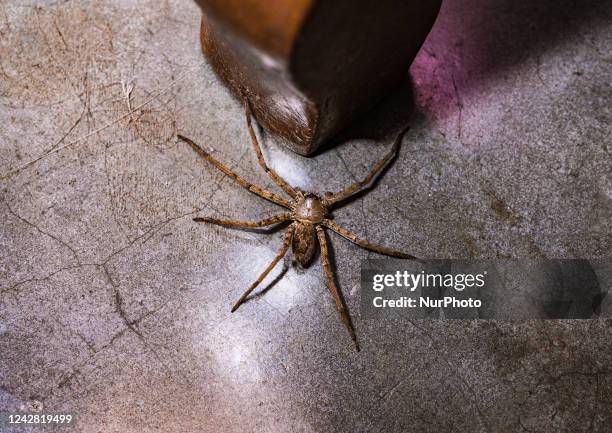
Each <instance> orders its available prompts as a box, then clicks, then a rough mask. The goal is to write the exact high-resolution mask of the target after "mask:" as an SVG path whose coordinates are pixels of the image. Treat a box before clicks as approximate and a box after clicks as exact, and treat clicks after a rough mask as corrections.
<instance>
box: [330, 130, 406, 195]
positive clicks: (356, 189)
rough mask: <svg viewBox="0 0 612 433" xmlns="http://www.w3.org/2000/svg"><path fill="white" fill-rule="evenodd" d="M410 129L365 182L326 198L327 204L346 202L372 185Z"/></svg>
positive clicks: (357, 183) (402, 132)
mask: <svg viewBox="0 0 612 433" xmlns="http://www.w3.org/2000/svg"><path fill="white" fill-rule="evenodd" d="M408 128H409V127H406V128H404V129H403V130H402V131H401V132H400V133H399V135H398V136H397V138H396V139H395V142H394V143H393V146H392V147H391V150H389V152H388V153H387V154H386V155H385V156H384V158H383V159H381V160H380V161H378V162H377V163H376V165H374V167H373V168H372V170H371V171H370V173H369V174H368V175H367V176H366V177H365V178H364V179H363V180H361V181H359V182H355V183H354V184H352V185H350V186H348V187H347V188H345V189H344V190H342V191H340V192H337V193H335V194H332V195H331V196H329V197H326V198H325V201H326V203H327V204H328V205H333V204H335V203H338V202H341V201H343V200H346V199H347V198H349V197H350V196H352V195H353V194H356V193H357V192H359V191H360V190H362V189H363V188H365V187H366V186H367V185H368V184H370V183H371V182H372V181H373V180H374V179H375V177H376V176H377V175H378V174H379V173H380V172H381V170H382V169H383V168H385V167H386V166H387V164H388V163H389V161H391V160H392V159H393V157H394V156H395V155H396V154H397V149H399V146H400V144H401V142H402V138H404V135H405V134H406V132H407V131H408Z"/></svg>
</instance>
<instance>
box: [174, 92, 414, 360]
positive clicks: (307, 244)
mask: <svg viewBox="0 0 612 433" xmlns="http://www.w3.org/2000/svg"><path fill="white" fill-rule="evenodd" d="M245 107H246V117H247V126H248V129H249V134H250V136H251V140H252V141H253V146H254V147H255V152H256V154H257V159H258V161H259V165H261V167H262V168H263V169H264V171H265V172H266V173H267V174H268V175H269V176H270V177H271V178H272V180H273V181H274V182H275V183H276V184H277V185H278V186H279V187H280V188H282V190H283V191H285V193H287V194H288V195H289V197H291V199H286V198H284V197H281V196H279V195H277V194H274V193H271V192H269V191H266V190H265V189H263V188H261V187H259V186H257V185H253V184H252V183H250V182H248V181H246V180H245V179H244V178H242V177H241V176H239V175H238V174H236V173H234V172H233V171H232V170H230V169H229V168H228V167H227V166H226V165H225V164H223V163H221V162H219V161H217V160H216V159H215V158H213V157H212V156H211V155H210V154H209V153H208V152H206V151H205V150H204V149H202V148H201V147H200V146H198V145H197V144H196V143H195V142H193V141H192V140H190V139H189V138H187V137H184V136H182V135H178V138H179V139H181V140H182V141H184V142H186V143H187V144H189V145H190V146H191V147H192V148H193V150H195V151H196V153H198V154H199V155H200V156H201V157H202V158H204V159H205V160H206V161H208V162H210V163H211V164H212V165H214V166H215V167H216V168H218V169H219V170H221V171H222V172H223V173H225V174H226V175H227V176H229V177H231V178H232V179H234V180H235V181H236V182H238V184H240V185H241V186H242V187H244V188H246V189H248V190H249V191H250V192H252V193H253V194H256V195H258V196H260V197H262V198H265V199H266V200H269V201H271V202H273V203H276V204H277V205H280V206H282V207H284V208H286V209H287V212H283V213H280V214H278V215H275V216H273V217H270V218H266V219H263V220H260V221H239V220H229V219H217V218H207V217H204V218H194V219H193V220H194V221H196V222H205V223H212V224H218V225H222V226H226V227H233V228H246V229H249V228H259V227H266V226H271V225H274V224H278V223H282V222H287V221H291V224H290V225H289V228H288V229H287V232H286V233H285V237H284V241H283V246H282V247H281V249H280V251H279V252H278V254H277V255H276V257H274V259H273V260H272V262H271V263H270V264H269V265H268V267H267V268H266V269H265V270H264V271H263V272H262V273H261V275H260V276H259V277H258V278H257V280H255V282H254V283H253V284H251V286H250V287H249V288H248V289H247V290H246V291H245V292H244V293H243V294H242V296H241V297H240V299H238V301H237V302H236V304H235V305H234V306H233V308H232V312H234V311H236V310H237V309H238V307H240V305H242V303H243V302H244V301H245V300H246V298H247V297H248V296H249V294H250V293H251V292H252V291H253V290H254V289H255V288H256V287H257V286H258V285H259V284H260V283H261V282H262V281H263V280H264V278H265V277H266V276H267V275H268V274H269V273H270V271H271V270H272V269H273V268H274V266H276V264H277V263H278V262H279V261H280V260H281V259H282V258H283V257H284V256H285V254H286V253H287V251H288V250H289V247H290V246H291V247H292V249H293V255H294V257H295V259H296V260H297V262H298V263H300V264H301V265H302V266H304V267H307V266H308V265H309V264H310V262H311V261H312V258H313V257H314V255H315V252H316V249H317V241H318V243H319V247H320V248H321V264H322V265H323V271H324V273H325V278H326V280H327V287H328V289H329V291H330V293H331V295H332V297H333V298H334V301H335V303H336V308H337V309H338V312H339V313H340V317H341V319H342V322H343V323H344V326H345V327H346V329H347V330H348V332H349V334H350V336H351V338H352V340H353V342H354V343H355V348H356V349H357V351H359V343H358V342H357V336H356V335H355V330H354V328H353V325H352V323H351V319H350V316H349V314H348V311H347V308H346V305H345V303H344V299H343V298H342V294H341V293H340V290H339V289H338V286H337V285H336V282H335V279H334V275H333V273H332V268H331V264H330V257H329V251H328V246H327V242H328V240H327V236H326V233H325V230H324V228H327V229H330V230H332V231H334V232H336V233H337V234H339V235H340V236H342V237H344V238H346V239H348V240H349V241H351V242H353V243H355V244H357V245H359V246H360V247H362V248H365V249H367V250H371V251H374V252H376V253H380V254H385V255H388V256H392V257H399V258H402V259H416V257H414V256H411V255H410V254H405V253H402V252H400V251H396V250H393V249H390V248H387V247H383V246H380V245H375V244H373V243H370V242H368V241H366V240H363V239H360V238H358V237H357V236H355V235H354V234H353V233H351V232H349V231H348V230H347V229H345V228H343V227H341V226H340V225H338V224H336V223H335V222H334V221H333V220H332V217H331V215H330V212H331V211H332V210H333V209H334V208H337V207H339V206H341V204H342V203H343V202H344V201H346V200H347V199H348V198H349V197H352V196H354V195H355V194H357V193H359V192H361V191H363V190H365V189H366V187H368V185H370V184H371V183H373V181H374V180H375V178H376V177H377V175H378V174H379V173H380V172H381V171H382V170H383V168H385V167H386V166H387V164H388V163H389V162H390V161H391V160H392V159H393V157H394V156H395V155H396V154H397V150H398V148H399V145H400V143H401V140H402V138H403V136H404V134H405V133H406V131H407V129H408V128H406V129H404V130H402V132H401V133H400V134H399V135H398V137H397V139H396V140H395V142H394V144H393V147H392V148H391V150H390V151H389V152H388V153H387V154H386V155H385V157H384V158H382V159H381V160H380V161H379V162H378V163H377V164H376V165H375V166H374V167H373V168H372V170H371V171H370V173H369V174H368V175H367V176H366V177H365V178H364V179H363V180H361V181H360V182H356V183H354V184H352V185H350V186H349V187H347V188H346V189H344V190H342V191H340V192H337V193H330V192H327V193H325V194H324V195H323V196H320V195H318V194H316V193H313V192H306V191H301V190H300V189H298V188H295V187H292V186H290V185H289V184H288V183H287V182H286V181H285V180H284V179H283V178H282V177H280V176H279V175H278V174H277V173H276V172H275V171H274V170H273V169H271V168H269V167H268V165H267V164H266V161H265V159H264V157H263V154H262V153H261V148H260V146H259V142H258V141H257V136H256V134H255V131H254V130H253V127H252V125H251V111H250V108H249V104H248V103H245ZM416 260H418V259H416Z"/></svg>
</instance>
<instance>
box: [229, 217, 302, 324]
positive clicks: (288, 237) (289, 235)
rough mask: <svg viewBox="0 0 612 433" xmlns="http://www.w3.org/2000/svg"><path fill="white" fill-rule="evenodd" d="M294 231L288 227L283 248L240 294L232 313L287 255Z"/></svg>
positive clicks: (291, 227) (293, 227)
mask: <svg viewBox="0 0 612 433" xmlns="http://www.w3.org/2000/svg"><path fill="white" fill-rule="evenodd" d="M294 229H295V226H294V225H290V226H289V229H288V230H287V233H285V239H284V240H283V246H282V247H281V249H280V251H279V252H278V254H277V255H276V257H274V259H273V260H272V262H271V263H270V264H269V265H268V267H267V268H266V269H265V270H264V271H263V272H262V273H261V275H260V276H259V277H258V278H257V280H256V281H255V282H254V283H253V284H251V285H250V287H249V288H248V289H246V291H245V292H244V293H243V294H242V296H241V297H240V299H238V302H236V303H235V304H234V306H233V307H232V313H233V312H234V311H236V310H237V309H238V307H240V305H242V303H243V302H244V300H245V299H246V298H247V296H249V295H250V294H251V292H252V291H253V290H254V289H255V287H257V286H258V285H259V283H261V282H262V281H263V279H264V278H266V276H267V275H268V274H269V273H270V271H271V270H272V269H273V268H274V266H276V264H277V263H278V262H279V260H280V259H282V258H283V256H284V255H285V254H286V253H287V250H288V249H289V246H290V245H291V239H292V238H293V231H294Z"/></svg>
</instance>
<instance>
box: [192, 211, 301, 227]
mask: <svg viewBox="0 0 612 433" xmlns="http://www.w3.org/2000/svg"><path fill="white" fill-rule="evenodd" d="M290 219H291V213H290V212H285V213H281V214H278V215H274V216H272V217H270V218H266V219H262V220H259V221H240V220H232V219H217V218H208V217H198V218H194V219H193V220H194V221H195V222H198V223H211V224H218V225H220V226H226V227H234V228H245V229H247V228H257V227H266V226H271V225H272V224H277V223H281V222H285V221H289V220H290Z"/></svg>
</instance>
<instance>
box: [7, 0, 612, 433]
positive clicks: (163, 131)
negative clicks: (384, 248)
mask: <svg viewBox="0 0 612 433" xmlns="http://www.w3.org/2000/svg"><path fill="white" fill-rule="evenodd" d="M606 3H607V4H606ZM610 17H611V8H610V2H598V1H595V0H589V1H586V2H582V3H581V4H580V5H578V3H577V2H574V1H570V0H563V1H560V2H557V1H552V0H535V1H532V2H514V1H511V0H495V1H486V0H447V1H446V2H445V4H444V6H443V9H442V13H441V16H440V18H439V20H438V22H437V24H436V27H435V28H434V31H433V32H432V34H431V35H430V37H429V39H428V41H427V43H426V45H425V47H424V49H423V50H422V51H421V53H420V55H419V57H418V58H417V60H416V61H415V63H414V65H413V67H412V68H411V71H410V77H411V82H410V84H409V85H406V86H405V88H404V89H403V90H401V91H398V92H397V94H396V95H393V96H392V97H391V98H390V99H389V100H387V101H386V102H385V103H384V104H383V105H382V106H381V107H379V108H378V109H377V110H375V111H374V112H372V113H371V114H370V115H369V116H368V117H367V118H366V119H364V120H363V121H362V122H360V125H359V127H355V128H353V130H352V131H351V132H350V133H349V134H347V141H346V142H345V143H343V144H339V145H337V146H334V147H330V148H328V149H327V150H325V151H323V152H322V153H321V154H319V155H317V156H316V157H314V158H310V159H307V158H302V157H299V156H297V155H294V154H292V153H290V152H288V151H286V150H284V149H283V148H282V147H280V146H279V143H278V142H277V141H276V140H275V139H274V138H273V137H267V138H266V140H265V141H266V146H265V153H266V154H267V156H268V157H269V159H270V161H271V165H272V166H273V167H274V168H276V169H277V171H278V172H279V173H280V174H282V175H284V176H286V177H287V179H288V180H289V181H290V182H292V183H293V184H294V185H297V186H299V187H302V188H307V189H313V190H317V191H326V190H331V191H334V190H338V189H340V188H342V187H343V186H344V185H346V184H347V183H349V182H352V181H354V179H356V178H359V177H360V176H363V175H364V174H365V173H366V172H367V170H368V168H369V166H370V165H371V164H372V163H374V162H375V161H376V160H377V159H378V158H379V157H380V155H382V154H383V153H384V152H385V150H386V149H387V148H388V146H389V144H390V143H391V141H392V138H393V134H394V133H395V132H396V131H397V130H398V129H399V128H400V127H401V126H403V125H405V124H406V123H410V125H411V126H412V128H411V130H410V131H409V133H408V134H407V135H406V138H405V140H404V142H403V146H402V149H401V152H400V156H399V158H398V160H397V162H396V163H395V165H394V166H393V167H392V168H391V169H390V170H389V171H388V173H387V174H386V176H385V178H384V179H383V180H382V181H381V182H380V184H379V185H378V187H377V188H376V189H375V190H373V191H372V192H371V193H370V194H368V195H366V196H365V197H363V198H361V199H359V200H357V201H355V202H353V203H351V205H350V206H348V207H346V208H345V209H343V210H342V211H341V212H338V213H337V214H336V218H337V220H338V222H340V223H342V224H343V225H346V226H347V227H349V228H351V229H352V230H353V231H354V232H356V233H358V234H360V235H362V236H363V237H365V238H367V239H369V240H371V241H375V242H382V243H385V244H388V245H392V246H397V247H400V248H401V249H403V250H406V251H408V252H411V253H413V254H415V255H417V256H421V257H427V258H434V257H438V258H443V257H449V258H451V257H454V258H457V257H481V258H484V257H605V256H610V254H611V252H612V229H611V224H610V214H611V212H612V176H611V165H610V160H611V158H610V151H611V143H610V122H611V120H612V119H611V113H610V100H611V96H612V92H611V91H610V82H611V81H612V68H611V59H612V57H611V55H612V51H611V46H610V43H609V42H610V34H611V31H612V25H611V22H612V21H611V20H610ZM198 26H199V11H198V9H197V8H196V7H195V6H194V5H193V4H191V3H190V2H185V1H180V2H179V1H178V0H176V1H153V0H149V1H146V0H135V1H128V0H114V1H111V2H104V1H90V2H79V1H65V2H55V1H38V2H35V1H4V2H2V3H0V174H1V175H2V176H3V178H2V180H1V185H0V186H1V193H0V195H1V196H0V198H1V200H0V215H1V216H0V219H1V221H2V224H1V227H0V410H13V411H14V410H27V409H28V408H30V407H31V406H32V405H36V404H38V403H37V402H39V403H40V404H42V406H43V407H44V410H45V411H51V412H60V411H70V412H75V413H77V414H78V417H79V419H78V427H77V428H76V429H75V430H74V431H79V432H85V433H98V432H104V433H111V432H117V433H132V432H134V433H149V432H164V433H174V432H177V433H178V432H206V433H208V432H210V433H213V432H214V433H225V432H227V433H234V432H236V433H237V432H246V431H248V432H257V433H259V432H275V433H276V432H317V433H327V432H329V433H332V432H364V433H365V432H386V433H394V432H443V431H448V432H451V431H457V432H491V433H492V432H500V433H504V432H520V431H525V432H572V433H574V432H609V431H610V430H609V428H610V425H612V351H611V350H610V340H611V338H612V321H610V320H598V321H576V322H552V321H551V322H526V323H496V322H469V321H466V322H450V321H449V322H419V321H415V322H414V323H404V324H398V323H393V322H381V321H366V320H365V319H361V318H360V317H359V315H358V303H359V302H358V301H359V292H358V284H359V278H360V275H359V263H360V260H361V259H363V258H366V257H369V256H374V255H373V254H369V253H366V252H364V251H363V250H360V249H358V248H357V247H355V246H354V245H352V244H349V243H347V242H345V241H343V240H342V239H339V238H337V237H335V236H332V241H333V244H334V256H335V260H336V263H337V271H338V272H337V273H338V279H339V283H340V286H341V288H342V290H343V292H344V294H345V298H346V300H347V303H348V305H349V308H350V310H351V311H352V313H353V317H354V321H355V325H356V329H357V334H358V336H359V338H360V341H361V344H362V347H363V350H362V352H361V353H355V352H354V351H353V350H352V345H351V341H350V339H349V338H348V336H347V334H346V331H345V330H344V328H343V327H342V324H341V322H340V320H339V319H338V316H337V313H336V311H335V308H334V305H333V301H332V299H331V298H330V296H329V294H328V292H327V289H326V288H325V285H324V279H323V276H322V270H321V267H320V266H319V265H318V264H315V265H313V266H312V267H311V268H310V269H308V270H305V271H304V270H300V269H296V268H295V267H294V266H292V264H291V261H290V260H288V261H286V262H285V268H286V270H283V267H282V266H279V268H278V269H277V270H276V271H275V272H274V273H273V275H271V277H270V278H269V279H268V280H267V282H270V281H272V280H273V279H275V278H276V277H278V276H279V275H280V274H281V273H284V275H282V278H281V279H277V280H278V281H277V282H276V284H275V285H274V286H273V287H271V288H270V290H268V291H267V292H266V293H265V294H264V295H262V296H257V297H255V298H254V299H253V300H252V301H250V302H248V303H247V304H245V305H244V306H243V307H241V309H240V310H239V311H238V312H237V313H234V314H230V311H229V310H230V307H231V305H232V303H233V302H234V301H235V300H236V299H237V298H238V297H239V296H240V294H241V293H242V291H243V290H244V289H245V288H246V287H247V286H248V285H249V284H250V283H251V282H252V281H253V280H254V279H255V278H256V276H257V275H258V273H259V272H260V271H261V270H262V269H263V268H264V267H265V266H266V264H267V262H268V261H270V260H271V258H272V257H273V256H274V254H275V252H276V250H277V249H278V248H279V247H280V244H281V237H282V234H281V233H280V232H275V233H272V234H261V233H252V232H244V231H232V230H227V229H224V228H221V227H214V226H207V225H201V224H200V225H198V224H196V223H193V222H192V217H193V216H196V215H199V216H205V215H213V216H222V215H223V216H234V217H240V218H251V219H255V218H260V217H265V216H269V215H271V214H272V213H274V212H275V211H277V209H275V207H274V205H273V204H270V203H267V202H265V201H264V200H261V199H258V198H257V197H255V196H253V195H251V194H249V193H248V192H246V191H244V190H242V189H240V188H239V187H238V186H236V185H235V184H234V183H232V182H231V181H229V180H228V179H226V178H224V177H223V176H222V175H221V174H220V173H218V172H216V171H214V170H213V169H212V168H211V167H209V166H206V165H205V164H203V163H202V162H201V161H200V160H198V159H197V158H196V156H195V155H194V153H193V152H192V151H191V150H190V149H189V148H187V147H186V146H185V145H184V144H182V143H179V142H177V140H176V139H175V135H176V133H177V132H181V133H183V134H185V135H187V136H189V137H192V138H193V139H195V140H196V141H198V142H200V143H202V144H203V145H204V146H206V147H207V148H209V149H212V150H213V151H214V153H215V155H217V156H218V157H219V158H220V159H222V160H223V161H225V162H227V163H228V164H230V165H231V166H232V167H233V168H235V169H236V170H237V171H239V172H240V173H243V174H244V175H245V176H246V177H248V178H249V179H250V180H251V181H253V182H257V183H259V184H261V185H264V186H266V187H270V188H273V186H272V184H271V182H270V180H269V179H267V178H266V176H265V174H264V173H262V172H261V170H259V169H258V166H257V161H256V159H255V156H254V154H253V152H252V150H251V147H250V145H249V141H248V135H247V132H246V129H245V122H244V117H243V112H242V108H241V106H240V104H239V103H237V102H236V101H235V100H233V99H232V98H231V97H230V95H229V94H228V92H227V91H226V90H225V89H224V88H223V87H222V86H221V84H220V83H219V81H218V80H217V78H216V77H215V76H214V74H213V73H212V71H211V69H210V67H209V65H208V64H207V63H206V61H205V60H204V59H203V57H202V55H201V52H200V49H199V45H198ZM600 271H601V272H610V270H609V269H602V270H600ZM265 285H266V284H264V286H265ZM608 308H610V306H608ZM3 431H4V430H3ZM7 431H9V432H13V431H15V432H16V431H19V432H21V431H23V430H22V429H17V430H10V429H8V430H7ZM35 431H47V430H44V429H43V430H35Z"/></svg>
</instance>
